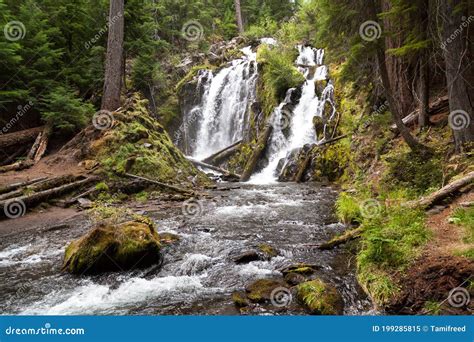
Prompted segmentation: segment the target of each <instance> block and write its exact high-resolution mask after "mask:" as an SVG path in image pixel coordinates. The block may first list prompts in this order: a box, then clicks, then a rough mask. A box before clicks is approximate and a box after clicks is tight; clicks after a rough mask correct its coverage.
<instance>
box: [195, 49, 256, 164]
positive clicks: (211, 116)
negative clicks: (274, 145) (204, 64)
mask: <svg viewBox="0 0 474 342" xmlns="http://www.w3.org/2000/svg"><path fill="white" fill-rule="evenodd" d="M242 52H243V53H244V57H242V58H240V59H237V60H234V61H232V62H231V65H230V66H228V67H226V68H224V69H222V70H220V71H219V72H218V73H217V74H216V75H214V74H213V73H212V72H211V71H203V72H202V73H200V74H199V78H198V89H199V88H200V87H203V88H204V92H203V96H202V100H201V103H200V104H199V105H198V106H197V107H195V108H193V109H192V110H191V111H190V112H189V113H188V114H187V115H186V116H187V117H188V118H187V121H190V119H189V117H191V118H193V117H196V125H197V135H196V137H197V138H196V142H195V143H194V144H191V150H190V151H189V153H190V154H191V155H192V156H193V157H194V158H195V159H199V160H200V159H203V158H205V157H208V156H209V155H211V154H212V153H215V152H217V151H219V150H221V149H223V148H225V147H227V146H229V145H231V144H233V143H235V142H236V141H238V140H240V139H242V137H243V135H244V131H245V128H246V123H247V121H248V118H247V117H246V115H247V113H248V107H249V105H250V104H251V103H252V102H253V101H254V99H255V92H256V83H257V77H258V71H257V62H256V58H257V54H256V53H255V52H253V51H252V49H251V47H246V48H244V49H242Z"/></svg>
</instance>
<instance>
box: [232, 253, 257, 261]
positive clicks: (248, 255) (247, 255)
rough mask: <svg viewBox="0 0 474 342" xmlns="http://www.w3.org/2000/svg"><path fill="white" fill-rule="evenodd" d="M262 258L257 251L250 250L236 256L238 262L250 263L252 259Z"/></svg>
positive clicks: (235, 259)
mask: <svg viewBox="0 0 474 342" xmlns="http://www.w3.org/2000/svg"><path fill="white" fill-rule="evenodd" d="M257 260H260V255H259V254H258V253H257V252H256V251H248V252H244V253H242V254H240V255H239V256H237V257H235V258H234V262H235V263H236V264H248V263H249V262H252V261H257Z"/></svg>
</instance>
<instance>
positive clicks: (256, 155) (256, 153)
mask: <svg viewBox="0 0 474 342" xmlns="http://www.w3.org/2000/svg"><path fill="white" fill-rule="evenodd" d="M272 133H273V126H272V125H267V126H266V127H265V130H264V131H263V133H262V134H261V135H260V137H259V139H258V142H257V146H256V147H255V149H254V150H253V154H252V156H251V157H250V159H249V161H248V162H247V164H246V165H245V168H244V172H243V173H242V177H240V181H241V182H247V181H248V180H249V179H250V177H251V176H252V174H253V172H254V171H255V168H256V167H257V163H258V161H259V160H260V158H261V157H262V154H263V153H264V152H265V149H266V148H267V144H268V140H269V139H270V136H271V135H272Z"/></svg>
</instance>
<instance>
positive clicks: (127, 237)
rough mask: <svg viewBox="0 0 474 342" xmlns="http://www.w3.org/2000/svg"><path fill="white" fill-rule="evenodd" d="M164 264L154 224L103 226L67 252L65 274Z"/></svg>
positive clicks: (72, 244)
mask: <svg viewBox="0 0 474 342" xmlns="http://www.w3.org/2000/svg"><path fill="white" fill-rule="evenodd" d="M161 261H162V253H161V244H160V237H159V236H158V233H156V231H155V229H154V227H153V225H152V224H149V223H147V222H138V221H131V222H126V223H122V224H118V225H112V224H100V225H98V226H97V227H95V228H94V229H92V231H90V232H89V233H87V234H86V235H85V236H83V237H81V238H79V239H78V240H75V241H73V242H71V243H70V244H69V246H68V247H67V248H66V252H65V255H64V266H63V270H65V271H67V272H69V273H72V274H79V275H84V274H98V273H103V272H114V271H125V270H130V269H136V268H145V267H149V266H151V265H154V264H159V263H160V262H161Z"/></svg>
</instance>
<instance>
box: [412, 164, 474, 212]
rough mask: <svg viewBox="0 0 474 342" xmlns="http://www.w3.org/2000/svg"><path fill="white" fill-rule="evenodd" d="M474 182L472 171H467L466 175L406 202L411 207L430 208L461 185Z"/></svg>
mask: <svg viewBox="0 0 474 342" xmlns="http://www.w3.org/2000/svg"><path fill="white" fill-rule="evenodd" d="M473 182H474V171H472V172H470V173H468V174H467V175H466V176H464V177H462V178H461V179H458V180H456V181H454V182H451V183H449V184H448V185H446V186H445V187H443V188H441V189H440V190H438V191H435V192H433V193H432V194H430V195H428V196H425V197H423V198H421V199H420V200H418V201H412V202H408V206H409V207H412V208H416V207H422V208H425V209H429V208H431V207H432V206H433V205H434V204H436V203H438V202H440V201H442V200H444V199H445V198H447V197H449V196H450V195H452V194H454V193H455V192H457V191H459V190H461V189H462V188H463V187H465V186H467V185H469V184H471V183H473Z"/></svg>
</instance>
